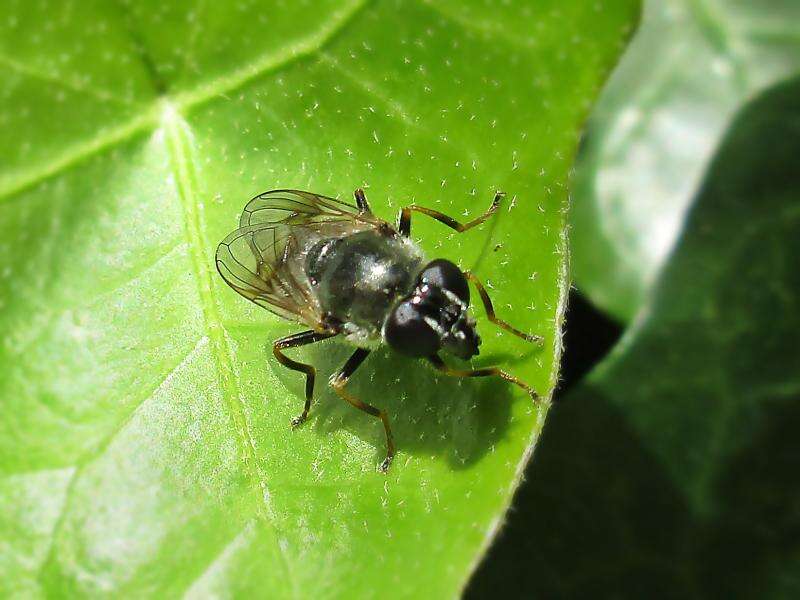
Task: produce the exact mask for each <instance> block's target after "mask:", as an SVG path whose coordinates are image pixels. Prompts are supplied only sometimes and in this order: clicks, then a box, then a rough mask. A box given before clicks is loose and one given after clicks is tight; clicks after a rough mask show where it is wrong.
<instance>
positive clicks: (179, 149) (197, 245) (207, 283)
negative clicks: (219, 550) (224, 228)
mask: <svg viewBox="0 0 800 600" xmlns="http://www.w3.org/2000/svg"><path fill="white" fill-rule="evenodd" d="M162 131H163V132H164V136H165V138H166V145H167V150H168V154H169V157H170V168H171V171H172V173H173V174H174V176H175V184H176V187H177V191H178V197H179V199H180V203H181V207H182V210H183V217H184V225H185V233H186V241H187V244H188V247H189V255H190V258H191V262H192V268H193V270H194V275H195V277H194V279H195V281H196V282H197V291H198V296H199V300H200V305H201V308H202V311H203V318H204V321H205V327H206V330H207V332H208V337H209V340H210V342H211V352H212V355H213V356H214V358H215V362H216V368H217V373H218V377H219V382H220V388H221V392H222V397H223V401H224V404H225V406H226V407H227V409H228V412H229V414H230V417H231V420H232V422H233V426H234V429H235V430H236V435H237V437H238V439H239V445H240V447H241V452H242V461H243V464H244V469H245V473H246V474H247V475H248V477H249V478H250V479H251V480H252V481H254V482H255V483H256V484H257V486H258V487H259V488H260V497H261V500H262V503H263V510H258V511H257V512H258V515H259V516H260V517H261V518H262V519H263V520H264V521H265V523H266V524H267V526H268V527H270V528H272V529H273V531H274V532H275V533H276V534H277V532H278V528H277V526H276V523H275V517H274V513H273V510H272V506H271V503H270V500H269V498H270V497H271V496H270V493H269V489H268V487H267V481H266V476H265V474H264V473H263V472H262V471H261V469H260V468H259V466H258V458H257V456H256V446H255V441H254V439H253V436H252V434H251V433H250V429H249V427H248V424H247V418H246V417H245V412H244V406H243V403H242V399H241V393H240V386H239V380H238V375H237V373H236V369H235V367H234V362H235V359H234V354H233V348H232V347H231V344H230V342H229V340H228V337H227V332H226V331H225V328H224V326H223V324H222V319H221V317H220V315H219V311H218V309H217V301H216V299H215V298H214V288H213V280H212V277H213V272H212V269H211V267H210V262H209V260H208V257H207V256H206V253H205V252H204V249H203V238H202V234H201V215H200V213H201V208H200V201H199V194H198V191H197V173H196V169H195V164H196V162H197V161H196V159H195V155H194V147H193V144H192V134H191V130H190V128H189V126H188V124H187V123H186V121H185V120H184V119H183V117H182V116H181V115H180V114H179V113H178V112H177V110H176V109H175V107H174V106H173V105H171V104H170V103H169V102H164V104H163V110H162ZM277 547H278V555H279V556H280V557H281V559H282V561H283V567H284V570H285V572H286V575H287V579H288V581H289V582H290V586H291V588H292V591H293V592H294V590H295V586H294V584H293V578H292V571H291V569H290V568H289V561H288V559H287V557H286V556H285V554H284V551H283V548H282V547H281V545H280V544H277ZM293 595H294V596H295V597H296V596H297V594H296V593H293Z"/></svg>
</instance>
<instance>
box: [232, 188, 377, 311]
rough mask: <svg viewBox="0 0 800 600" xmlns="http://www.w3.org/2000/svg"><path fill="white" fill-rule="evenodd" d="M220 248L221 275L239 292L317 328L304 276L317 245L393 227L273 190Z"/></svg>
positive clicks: (322, 199) (305, 195) (312, 197)
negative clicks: (309, 254)
mask: <svg viewBox="0 0 800 600" xmlns="http://www.w3.org/2000/svg"><path fill="white" fill-rule="evenodd" d="M239 227H240V228H239V229H238V230H236V231H235V232H233V233H232V234H231V235H229V236H228V237H226V238H225V239H224V240H223V241H222V243H220V245H219V247H218V248H217V270H218V271H219V273H220V275H222V277H223V279H225V281H226V282H227V283H228V285H230V286H231V287H232V288H233V289H234V290H235V291H236V292H238V293H239V294H241V295H242V296H244V297H245V298H247V299H248V300H250V301H252V302H254V303H256V304H258V305H259V306H262V307H264V308H266V309H268V310H270V311H272V312H274V313H276V314H278V315H279V316H281V317H284V318H286V319H292V320H299V321H301V322H304V323H306V324H308V325H309V326H311V327H317V326H318V325H319V323H320V320H321V314H320V312H321V311H320V309H319V303H318V302H317V299H316V297H315V296H314V294H313V293H312V292H311V290H310V287H309V282H308V278H307V276H306V274H305V271H304V267H305V251H306V249H307V248H308V247H309V246H310V244H312V243H313V242H314V241H316V240H319V239H324V238H331V237H343V236H347V235H350V234H353V233H356V232H358V231H364V230H367V229H374V228H377V227H388V228H391V226H390V225H389V224H388V223H386V222H385V221H383V220H381V219H379V218H378V217H375V216H374V215H373V214H372V213H370V212H369V211H364V212H361V211H359V209H358V207H356V206H353V205H351V204H348V203H346V202H342V201H341V200H336V199H334V198H328V197H326V196H320V195H319V194H314V193H312V192H304V191H300V190H272V191H269V192H264V193H263V194H259V195H258V196H256V197H255V198H253V199H252V200H250V202H248V203H247V205H246V206H245V207H244V211H243V212H242V216H241V218H240V220H239Z"/></svg>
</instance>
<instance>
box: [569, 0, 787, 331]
mask: <svg viewBox="0 0 800 600" xmlns="http://www.w3.org/2000/svg"><path fill="white" fill-rule="evenodd" d="M798 22H800V4H798V3H797V2H795V1H794V0H779V1H775V0H758V1H755V2H739V1H737V0H702V1H696V0H667V1H666V2H662V1H660V0H659V1H655V0H654V1H652V2H648V3H647V4H646V8H645V14H644V17H643V20H642V27H641V28H640V29H639V31H638V33H637V34H636V37H635V38H634V40H633V42H632V43H631V45H630V47H629V48H628V50H627V52H626V54H625V57H624V58H623V60H622V61H621V63H620V66H619V68H618V69H617V70H616V71H615V73H614V75H613V77H612V78H611V80H610V81H609V85H608V87H607V88H606V90H605V91H604V93H603V95H602V96H601V99H600V101H599V102H598V104H597V107H596V108H595V110H594V111H593V113H592V119H591V123H590V126H589V129H588V135H587V142H586V144H585V147H584V148H583V151H582V152H581V154H580V156H579V160H578V166H577V175H576V178H575V190H574V209H573V211H572V216H571V219H570V220H571V223H572V225H573V232H572V234H571V236H570V237H571V239H572V241H573V252H574V256H573V269H574V276H575V280H576V285H577V286H578V288H579V289H580V290H581V292H583V293H584V294H586V295H587V296H588V297H590V298H591V300H592V301H593V302H594V303H595V304H596V305H598V306H599V307H601V308H603V309H605V310H607V311H609V312H610V313H612V314H613V315H614V316H616V317H617V318H619V319H621V320H623V321H630V320H631V318H632V317H633V315H635V314H636V312H637V310H638V309H639V307H640V306H641V305H642V303H643V302H644V301H645V298H646V295H647V294H648V292H649V290H650V289H651V287H652V286H653V284H654V283H655V282H656V281H657V279H658V275H659V273H660V271H661V269H662V268H663V266H664V264H665V262H666V260H667V259H668V257H669V255H670V253H671V251H672V249H673V248H674V246H675V242H676V240H677V239H678V236H679V235H680V232H681V230H682V228H683V224H684V221H685V215H686V212H687V210H688V209H689V208H690V206H691V202H692V200H693V199H694V197H695V196H696V194H697V191H698V187H699V185H700V182H701V181H702V179H703V177H704V174H705V171H706V169H707V167H708V164H709V162H710V160H711V157H712V156H713V153H714V152H715V150H716V149H717V147H718V145H719V143H720V140H721V138H722V136H723V135H724V134H725V131H726V130H727V128H728V127H729V125H730V123H731V120H732V118H733V115H734V114H735V112H736V111H737V110H738V109H739V108H740V107H741V106H743V105H744V104H745V103H746V102H747V101H748V100H749V99H751V98H752V97H754V95H756V94H757V92H758V91H759V90H763V89H765V88H766V87H768V86H769V85H771V84H773V83H775V82H777V81H780V80H783V79H785V78H787V77H789V76H791V75H792V74H794V73H797V72H798V71H800V35H798V31H797V23H798Z"/></svg>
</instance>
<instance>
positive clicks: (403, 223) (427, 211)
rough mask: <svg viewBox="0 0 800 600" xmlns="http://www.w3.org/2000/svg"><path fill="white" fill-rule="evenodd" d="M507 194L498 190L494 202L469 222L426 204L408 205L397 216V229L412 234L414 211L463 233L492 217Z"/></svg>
mask: <svg viewBox="0 0 800 600" xmlns="http://www.w3.org/2000/svg"><path fill="white" fill-rule="evenodd" d="M503 196H505V194H504V193H503V192H497V193H495V195H494V200H492V204H491V205H490V206H489V208H488V209H487V210H486V212H485V213H483V214H482V215H481V216H479V217H478V218H476V219H473V220H472V221H469V222H468V223H460V222H458V221H456V220H455V219H454V218H453V217H448V216H447V215H446V214H444V213H441V212H439V211H438V210H433V209H432V208H425V207H424V206H418V205H416V204H411V205H410V206H406V207H405V208H403V209H401V210H400V214H399V215H398V217H397V229H398V231H399V232H400V234H401V235H404V236H405V237H408V236H409V235H411V213H412V212H419V213H422V214H423V215H428V216H429V217H431V218H432V219H436V220H437V221H439V222H440V223H444V224H445V225H447V226H448V227H449V228H450V229H455V230H456V231H457V232H459V233H463V232H464V231H467V230H469V229H472V228H473V227H476V226H477V225H480V224H481V223H483V222H484V221H485V220H486V219H488V218H489V217H491V216H492V215H493V214H494V213H496V212H497V208H498V207H499V206H500V201H501V200H502V199H503Z"/></svg>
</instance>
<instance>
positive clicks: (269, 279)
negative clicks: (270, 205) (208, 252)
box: [216, 223, 320, 327]
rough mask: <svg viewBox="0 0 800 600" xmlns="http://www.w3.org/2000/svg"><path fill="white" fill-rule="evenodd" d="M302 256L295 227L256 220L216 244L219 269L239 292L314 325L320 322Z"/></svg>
mask: <svg viewBox="0 0 800 600" xmlns="http://www.w3.org/2000/svg"><path fill="white" fill-rule="evenodd" d="M299 256H302V253H301V252H300V248H299V247H298V242H297V239H296V238H295V237H294V236H293V234H292V228H291V227H290V226H288V225H285V224H281V223H278V224H257V225H248V226H246V227H242V228H240V229H237V230H236V231H234V232H233V233H231V234H230V235H229V236H228V237H226V238H225V239H224V240H222V242H221V243H220V245H219V246H218V247H217V256H216V263H217V270H218V271H219V274H220V275H222V278H223V279H224V280H225V282H226V283H227V284H228V285H229V286H231V288H233V289H234V290H235V291H236V292H238V293H239V294H241V295H242V296H244V297H245V298H247V299H248V300H250V301H251V302H254V303H255V304H258V305H259V306H261V307H263V308H266V309H267V310H269V311H272V312H273V313H275V314H277V315H278V316H280V317H283V318H285V319H289V320H296V321H301V322H303V323H306V324H308V325H309V326H311V327H317V326H319V323H320V311H319V307H318V304H317V302H316V299H315V298H314V296H313V295H312V294H311V293H310V291H309V289H308V287H307V282H306V279H305V276H304V273H303V271H302V264H300V263H299V262H298V261H297V260H295V259H296V258H297V257H299Z"/></svg>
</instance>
